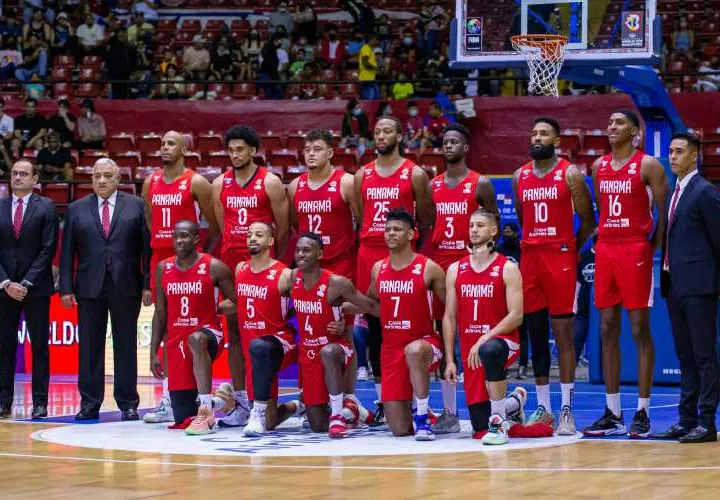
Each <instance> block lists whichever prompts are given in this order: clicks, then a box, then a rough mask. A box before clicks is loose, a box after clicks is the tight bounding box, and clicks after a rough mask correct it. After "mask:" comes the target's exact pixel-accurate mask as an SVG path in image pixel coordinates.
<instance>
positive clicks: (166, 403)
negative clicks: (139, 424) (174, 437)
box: [143, 398, 175, 424]
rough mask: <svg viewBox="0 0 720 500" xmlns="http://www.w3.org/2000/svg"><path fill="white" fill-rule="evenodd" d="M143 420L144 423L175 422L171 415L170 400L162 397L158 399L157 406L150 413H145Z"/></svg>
mask: <svg viewBox="0 0 720 500" xmlns="http://www.w3.org/2000/svg"><path fill="white" fill-rule="evenodd" d="M143 422H145V423H146V424H161V423H163V422H175V417H174V416H173V411H172V406H171V405H170V400H169V399H167V398H162V399H161V400H160V401H158V404H157V406H156V407H155V409H154V410H153V411H151V412H150V413H146V414H145V416H144V417H143Z"/></svg>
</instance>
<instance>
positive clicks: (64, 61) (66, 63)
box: [53, 54, 77, 69]
mask: <svg viewBox="0 0 720 500" xmlns="http://www.w3.org/2000/svg"><path fill="white" fill-rule="evenodd" d="M76 65H77V63H76V62H75V57H74V56H69V55H66V54H60V55H57V56H55V59H53V67H57V66H63V67H65V68H71V69H72V68H74V67H75V66H76Z"/></svg>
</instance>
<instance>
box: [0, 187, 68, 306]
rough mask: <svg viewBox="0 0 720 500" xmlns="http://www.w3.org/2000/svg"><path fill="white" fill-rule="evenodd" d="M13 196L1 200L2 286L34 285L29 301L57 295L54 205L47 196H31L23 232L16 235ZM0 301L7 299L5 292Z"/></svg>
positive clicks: (23, 223) (2, 293)
mask: <svg viewBox="0 0 720 500" xmlns="http://www.w3.org/2000/svg"><path fill="white" fill-rule="evenodd" d="M13 215H14V214H13V213H12V196H8V197H5V198H3V199H0V282H3V281H5V280H8V279H9V280H11V281H15V282H17V283H20V282H21V281H23V280H27V281H29V282H30V283H32V286H31V287H30V289H29V290H28V294H27V297H26V300H27V299H32V298H34V297H49V296H50V295H52V294H53V293H55V284H54V280H53V273H52V259H53V256H54V255H55V250H56V248H57V238H58V220H57V216H56V215H55V204H54V203H53V202H52V200H50V198H46V197H44V196H40V195H38V194H35V193H33V194H32V195H30V200H29V201H28V204H27V207H26V208H25V215H24V216H23V222H22V226H21V229H20V237H19V238H18V239H15V233H14V232H13ZM0 297H7V294H6V293H5V291H4V290H2V291H0Z"/></svg>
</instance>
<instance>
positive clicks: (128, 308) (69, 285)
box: [60, 158, 151, 420]
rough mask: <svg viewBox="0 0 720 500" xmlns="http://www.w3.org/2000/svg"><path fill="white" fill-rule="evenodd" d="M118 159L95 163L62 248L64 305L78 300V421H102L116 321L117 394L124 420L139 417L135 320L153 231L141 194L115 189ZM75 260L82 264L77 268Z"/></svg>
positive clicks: (145, 289) (145, 288) (144, 294)
mask: <svg viewBox="0 0 720 500" xmlns="http://www.w3.org/2000/svg"><path fill="white" fill-rule="evenodd" d="M119 182H120V171H119V169H118V166H117V164H116V163H115V162H114V161H112V160H110V159H108V158H102V159H100V160H98V161H97V162H96V163H95V165H94V166H93V172H92V183H93V191H94V194H91V195H88V196H86V197H84V198H82V199H80V200H77V201H75V202H74V203H71V204H70V206H69V207H68V212H67V215H66V218H65V230H64V233H63V242H62V252H61V255H60V295H61V300H62V302H63V305H65V306H66V307H72V305H73V304H77V305H78V329H79V341H80V369H79V372H80V373H79V374H78V387H79V389H80V396H81V407H80V412H79V413H78V414H77V415H76V416H75V419H76V420H97V419H98V418H99V411H100V406H101V405H102V402H103V399H104V395H105V337H106V334H107V320H108V312H109V313H110V320H111V321H112V336H113V348H114V356H113V357H114V363H115V390H114V396H115V401H116V402H117V405H118V408H120V410H121V412H122V419H123V420H137V418H138V414H137V406H138V404H139V402H140V399H139V396H138V393H137V320H138V315H139V314H140V303H141V301H143V302H144V303H145V304H150V303H151V302H150V300H151V295H150V290H149V286H150V274H149V270H150V237H149V234H148V232H147V228H146V227H145V219H144V212H143V210H144V204H143V201H142V199H141V198H139V197H137V196H134V195H130V194H127V193H123V192H121V191H118V190H117V187H118V183H119ZM76 263H77V268H76Z"/></svg>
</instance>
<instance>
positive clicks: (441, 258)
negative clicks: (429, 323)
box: [432, 251, 468, 321]
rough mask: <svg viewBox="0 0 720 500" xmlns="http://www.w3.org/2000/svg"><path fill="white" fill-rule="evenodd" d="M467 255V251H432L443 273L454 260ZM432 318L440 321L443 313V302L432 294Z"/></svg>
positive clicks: (433, 257)
mask: <svg viewBox="0 0 720 500" xmlns="http://www.w3.org/2000/svg"><path fill="white" fill-rule="evenodd" d="M467 255H468V252H467V251H464V252H452V253H448V252H435V253H433V256H432V259H433V260H434V261H435V262H437V264H438V265H439V266H440V267H442V270H443V271H445V274H447V270H448V268H449V267H450V266H451V265H453V264H454V263H455V262H457V261H459V260H460V259H462V258H463V257H466V256H467ZM432 307H433V318H435V319H436V320H438V321H441V320H442V318H443V315H444V314H445V303H444V302H443V301H442V300H440V299H439V298H438V296H437V295H435V294H433V303H432Z"/></svg>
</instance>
